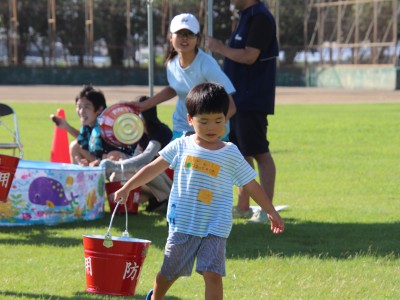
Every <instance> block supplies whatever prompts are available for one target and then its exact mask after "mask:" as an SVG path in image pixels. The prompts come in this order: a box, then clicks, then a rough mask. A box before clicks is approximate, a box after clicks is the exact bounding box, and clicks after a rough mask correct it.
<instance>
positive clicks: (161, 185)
mask: <svg viewBox="0 0 400 300" xmlns="http://www.w3.org/2000/svg"><path fill="white" fill-rule="evenodd" d="M147 99H148V97H146V96H142V97H140V98H139V102H143V101H147ZM140 116H141V118H142V120H143V123H144V134H143V136H142V138H141V139H140V140H139V142H138V144H137V146H136V148H135V152H134V154H133V156H132V157H131V158H128V159H125V160H119V161H114V160H110V159H104V160H102V161H101V163H100V165H101V166H105V168H106V174H113V178H110V180H111V181H120V178H121V177H122V176H124V177H125V178H127V179H129V178H131V177H132V176H133V175H134V174H135V173H137V172H138V171H139V170H140V169H141V168H143V167H144V166H146V165H148V164H149V163H150V162H152V161H153V160H154V159H155V158H157V157H158V152H159V151H160V150H161V149H163V148H164V147H165V146H166V145H167V144H168V143H169V142H170V141H171V138H172V131H171V129H170V128H169V127H168V125H166V124H164V123H162V122H161V121H160V120H159V118H158V116H157V107H156V106H155V107H152V108H150V109H148V110H146V111H143V112H142V113H141V114H140ZM122 173H124V174H122ZM171 186H172V178H170V177H169V176H168V175H167V174H166V173H162V174H160V175H159V176H157V177H156V178H154V179H153V180H152V181H150V182H149V183H148V184H146V185H144V186H141V187H140V200H139V201H140V203H144V202H146V201H148V205H147V207H146V211H149V212H151V211H161V212H162V211H164V210H165V211H166V207H167V204H168V197H169V193H170V191H171Z"/></svg>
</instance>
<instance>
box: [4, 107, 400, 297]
mask: <svg viewBox="0 0 400 300" xmlns="http://www.w3.org/2000/svg"><path fill="white" fill-rule="evenodd" d="M11 105H12V106H13V107H14V108H15V110H16V112H17V114H18V119H19V122H20V130H21V135H22V142H23V144H24V149H25V159H28V160H41V161H48V160H49V158H50V148H51V142H52V137H53V128H54V127H53V125H52V123H51V122H50V120H49V117H48V116H49V114H51V113H54V112H55V111H56V109H57V108H59V107H62V106H60V105H59V104H47V103H46V104H27V103H11ZM63 108H64V109H65V111H66V115H67V118H68V119H69V120H71V123H73V124H75V125H78V123H77V122H78V120H77V118H76V116H75V112H74V105H73V103H71V104H70V105H64V107H63ZM172 109H173V106H169V105H161V106H160V107H159V115H160V117H161V119H162V120H164V121H165V122H167V123H168V124H170V119H171V113H172ZM269 123H270V127H269V131H270V140H271V149H272V154H273V157H274V159H275V162H276V165H277V171H278V173H277V183H276V196H275V199H274V203H275V204H277V205H280V204H286V205H289V208H288V209H287V210H284V211H282V213H281V215H282V217H283V218H284V219H285V221H286V231H285V233H284V234H282V235H279V236H274V235H273V234H272V233H271V232H270V231H269V229H268V225H266V224H247V223H246V222H245V221H235V223H234V227H233V230H232V233H231V236H230V238H229V240H228V248H227V258H228V259H227V276H226V277H225V278H224V288H225V290H224V293H225V299H235V300H237V299H239V300H242V299H243V300H246V299H400V289H399V286H400V279H399V274H400V261H399V257H400V255H399V254H400V244H399V237H400V213H399V210H398V208H399V204H398V202H397V201H398V200H399V196H398V195H399V194H400V134H399V132H398V131H399V128H400V105H398V104H357V105H353V104H348V105H278V106H277V108H276V115H275V116H273V117H271V118H270V119H269ZM109 221H110V214H109V213H107V214H106V216H105V218H104V219H101V220H96V221H91V222H76V223H69V224H63V225H59V226H53V227H47V226H35V227H17V228H16V227H0V270H1V271H0V272H1V277H0V298H1V299H112V298H113V297H109V296H103V295H93V294H89V293H87V292H86V291H85V287H86V283H85V268H84V259H83V245H82V234H95V233H96V234H105V233H106V231H107V227H108V224H109ZM124 222H125V219H124V217H123V216H117V217H116V219H115V222H114V223H115V226H114V227H113V230H112V233H114V235H119V234H121V232H122V231H123V230H124ZM129 222H130V223H129V224H130V225H129V231H130V233H131V235H132V236H135V237H138V238H145V239H149V240H151V241H152V245H151V247H150V250H149V253H148V256H147V258H146V261H145V263H144V266H143V269H142V274H141V277H140V281H139V283H138V287H137V290H136V292H137V295H136V296H135V297H133V299H144V297H145V295H146V293H147V291H148V290H149V288H150V287H151V286H152V282H153V279H154V277H155V275H156V274H157V272H158V270H159V268H160V265H161V262H162V258H163V248H164V243H165V238H166V236H167V227H166V220H165V218H164V217H163V216H160V215H157V214H147V213H144V212H141V213H140V214H139V215H136V216H131V217H130V219H129ZM203 290H204V284H203V281H202V278H201V277H200V276H199V275H197V274H193V275H192V277H189V278H181V279H179V280H178V281H177V282H176V283H175V285H174V286H173V287H172V288H171V290H170V291H169V293H168V296H167V299H203V298H204V297H203V295H204V292H203ZM115 299H121V297H119V298H115ZM131 299H132V298H131Z"/></svg>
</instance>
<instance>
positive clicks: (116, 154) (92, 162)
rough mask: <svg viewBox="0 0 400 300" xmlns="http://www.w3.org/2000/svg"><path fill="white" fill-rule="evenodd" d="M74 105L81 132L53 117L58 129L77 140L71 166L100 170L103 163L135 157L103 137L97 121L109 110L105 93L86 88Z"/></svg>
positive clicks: (71, 148) (74, 144) (72, 149)
mask: <svg viewBox="0 0 400 300" xmlns="http://www.w3.org/2000/svg"><path fill="white" fill-rule="evenodd" d="M75 105H76V113H77V115H78V116H79V118H80V121H81V128H80V130H79V131H78V130H77V129H76V128H74V127H72V126H71V125H70V124H69V123H68V122H67V121H66V120H64V119H62V118H59V117H56V116H54V115H52V116H51V118H52V120H53V121H54V123H55V124H56V126H58V127H60V128H63V129H65V130H67V132H69V133H70V134H71V135H72V136H73V137H75V138H76V140H74V141H72V142H71V144H70V155H71V162H73V163H75V164H79V165H82V166H98V165H99V164H100V161H101V160H102V159H106V158H108V159H113V160H119V159H126V158H128V157H130V156H131V155H132V154H133V151H134V147H116V146H113V145H110V144H109V143H107V142H106V141H105V140H104V139H103V138H102V137H101V131H100V126H99V123H98V120H97V118H98V116H99V115H100V114H101V113H102V112H103V111H104V110H105V109H106V108H107V104H106V99H105V97H104V94H103V92H101V91H100V90H98V89H95V88H94V87H92V86H84V88H83V89H82V90H81V91H80V93H79V94H78V96H76V98H75Z"/></svg>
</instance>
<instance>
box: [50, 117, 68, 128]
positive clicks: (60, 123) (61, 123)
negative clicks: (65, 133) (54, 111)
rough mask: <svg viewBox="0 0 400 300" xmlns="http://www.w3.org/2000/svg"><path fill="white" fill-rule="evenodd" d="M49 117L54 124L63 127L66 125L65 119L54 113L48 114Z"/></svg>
mask: <svg viewBox="0 0 400 300" xmlns="http://www.w3.org/2000/svg"><path fill="white" fill-rule="evenodd" d="M50 119H51V120H52V121H53V122H54V124H56V126H57V127H60V128H64V129H65V128H66V126H67V121H65V119H63V118H60V117H58V116H56V115H50Z"/></svg>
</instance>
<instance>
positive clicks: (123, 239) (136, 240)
mask: <svg viewBox="0 0 400 300" xmlns="http://www.w3.org/2000/svg"><path fill="white" fill-rule="evenodd" d="M82 237H87V238H90V239H98V240H104V238H105V236H104V235H102V234H83V235H82ZM111 240H112V241H119V242H128V243H131V242H134V243H143V244H148V243H150V244H151V241H150V240H145V239H139V238H131V237H124V236H121V237H118V236H111Z"/></svg>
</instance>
